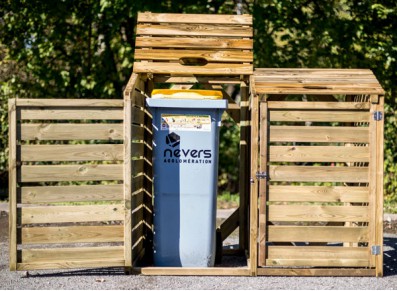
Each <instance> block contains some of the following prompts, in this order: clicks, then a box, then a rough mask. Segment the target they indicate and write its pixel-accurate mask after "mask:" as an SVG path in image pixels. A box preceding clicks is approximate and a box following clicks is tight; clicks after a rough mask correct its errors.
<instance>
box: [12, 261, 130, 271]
mask: <svg viewBox="0 0 397 291" xmlns="http://www.w3.org/2000/svg"><path fill="white" fill-rule="evenodd" d="M124 265H125V262H124V260H123V259H109V260H102V259H89V260H87V261H66V260H62V261H59V262H41V263H19V264H18V266H17V271H29V270H49V269H53V270H57V269H81V268H106V267H124Z"/></svg>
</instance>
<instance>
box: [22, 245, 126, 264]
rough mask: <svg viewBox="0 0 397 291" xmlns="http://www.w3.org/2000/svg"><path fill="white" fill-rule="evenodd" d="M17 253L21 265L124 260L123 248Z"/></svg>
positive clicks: (25, 251)
mask: <svg viewBox="0 0 397 291" xmlns="http://www.w3.org/2000/svg"><path fill="white" fill-rule="evenodd" d="M19 253H20V254H21V262H22V263H50V262H51V263H54V262H58V263H61V262H63V261H76V262H78V261H88V260H92V261H96V260H98V259H101V260H103V261H107V260H123V259H124V247H122V246H107V247H76V248H46V249H23V250H21V251H19Z"/></svg>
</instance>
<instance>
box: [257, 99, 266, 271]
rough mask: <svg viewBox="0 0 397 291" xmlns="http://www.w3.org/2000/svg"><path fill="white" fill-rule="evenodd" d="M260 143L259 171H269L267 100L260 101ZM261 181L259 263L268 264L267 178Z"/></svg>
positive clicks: (259, 181) (261, 264)
mask: <svg viewBox="0 0 397 291" xmlns="http://www.w3.org/2000/svg"><path fill="white" fill-rule="evenodd" d="M259 122H260V126H261V127H260V138H259V139H260V145H259V171H260V172H265V173H268V171H267V168H268V166H267V162H268V160H267V157H268V142H267V141H268V106H267V101H261V102H260V119H259ZM258 183H259V242H258V243H259V253H258V264H259V265H260V266H265V265H266V237H267V235H266V231H267V229H266V225H267V207H266V204H267V203H266V202H267V187H268V186H267V178H265V179H260V180H258Z"/></svg>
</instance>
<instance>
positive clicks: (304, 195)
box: [250, 69, 384, 277]
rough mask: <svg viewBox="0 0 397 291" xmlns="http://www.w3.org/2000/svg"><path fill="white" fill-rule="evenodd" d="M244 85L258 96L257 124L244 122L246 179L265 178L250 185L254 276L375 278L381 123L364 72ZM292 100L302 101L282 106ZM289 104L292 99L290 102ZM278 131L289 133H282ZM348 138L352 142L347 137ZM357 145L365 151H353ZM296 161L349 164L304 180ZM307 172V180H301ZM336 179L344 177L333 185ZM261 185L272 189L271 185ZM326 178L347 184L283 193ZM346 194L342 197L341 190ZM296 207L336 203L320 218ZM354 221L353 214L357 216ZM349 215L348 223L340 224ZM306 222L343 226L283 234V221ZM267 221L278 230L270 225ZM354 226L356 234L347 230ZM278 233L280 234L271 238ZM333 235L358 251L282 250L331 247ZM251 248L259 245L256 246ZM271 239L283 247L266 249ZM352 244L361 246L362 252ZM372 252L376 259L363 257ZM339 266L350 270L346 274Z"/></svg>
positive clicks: (377, 92) (280, 74)
mask: <svg viewBox="0 0 397 291" xmlns="http://www.w3.org/2000/svg"><path fill="white" fill-rule="evenodd" d="M251 86H252V87H253V88H252V90H251V91H252V93H251V94H255V95H253V96H252V97H254V96H259V98H258V97H257V101H256V102H254V104H253V105H252V107H253V110H259V112H258V115H259V116H260V119H259V120H258V118H256V117H254V116H252V130H253V133H252V148H251V152H252V159H253V162H252V168H251V175H253V176H254V175H255V174H256V173H258V172H259V173H266V174H267V179H259V180H258V179H257V180H254V183H253V184H252V186H251V201H252V204H251V211H252V213H251V224H252V225H253V226H252V232H251V238H250V239H251V243H252V246H251V248H252V249H254V252H255V251H256V250H258V257H257V264H258V268H257V270H256V273H257V275H266V276H274V275H281V276H378V277H379V276H382V274H383V266H382V265H383V263H382V262H383V257H382V244H383V241H382V232H383V226H382V220H383V212H382V209H383V184H382V183H383V182H382V177H383V170H382V165H383V120H382V118H381V116H382V114H383V102H384V101H383V100H384V98H383V94H384V91H383V89H382V88H381V86H380V85H379V83H378V82H377V80H376V78H375V77H374V75H373V74H372V72H371V71H369V70H331V69H257V70H256V71H255V73H254V76H253V77H252V81H251ZM298 95H299V96H303V98H304V99H305V100H304V101H306V102H302V101H285V99H286V97H287V96H298ZM335 95H345V96H347V97H346V101H347V102H346V101H344V100H343V101H342V102H338V101H339V100H340V98H342V97H341V96H337V97H336V96H335ZM291 98H292V97H291ZM294 98H295V99H294V100H296V97H294ZM309 98H310V99H309ZM337 98H339V100H338V99H337ZM307 99H309V100H307ZM253 100H255V99H253ZM308 101H309V102H308ZM328 110H330V111H329V112H328ZM304 122H306V126H305V124H304ZM315 122H320V123H322V125H323V126H321V127H318V128H316V127H315V126H310V125H312V123H315ZM324 122H333V126H335V124H337V123H340V124H342V125H344V126H345V128H343V127H339V128H338V127H333V128H332V130H331V128H330V130H328V129H327V128H326V127H324V124H325V123H324ZM256 124H257V125H256ZM274 124H275V125H274ZM282 124H286V125H288V126H284V127H283V126H281V125H282ZM291 124H292V125H293V126H291ZM302 124H303V126H302ZM297 125H300V126H297ZM346 126H347V127H346ZM355 126H356V128H355ZM289 128H291V129H292V130H289ZM280 130H282V131H280ZM345 130H348V131H349V132H350V136H348V135H345V136H344V134H343V132H344V131H345ZM334 132H335V133H336V134H334ZM352 132H357V134H351V133H352ZM361 132H362V133H364V135H362V137H360V134H361ZM322 135H325V136H326V137H322ZM258 136H260V141H261V144H260V146H258V145H256V144H255V143H257V141H256V140H257V138H258ZM353 137H354V138H353ZM293 141H296V142H298V145H296V144H294V145H293V146H292V147H291V146H290V147H288V146H285V145H286V144H288V143H290V142H293ZM275 142H283V144H280V145H277V144H276V145H272V143H273V144H274V143H275ZM299 142H304V143H305V142H306V143H307V142H314V144H315V145H316V147H309V146H307V144H306V146H300V145H299ZM324 142H328V143H330V144H329V145H331V146H330V147H327V148H326V147H324V146H320V145H321V144H323V145H324ZM319 143H320V144H319ZM333 143H334V144H333ZM335 143H336V144H335ZM341 143H342V144H343V143H344V144H346V145H347V147H340V146H335V145H338V144H339V145H340V144H341ZM362 143H366V144H367V145H368V146H367V147H356V148H351V146H354V145H361V144H362ZM269 145H270V146H269ZM329 145H328V146H329ZM349 146H350V147H349ZM258 154H259V156H260V159H259V160H260V163H257V162H256V161H257V160H258V158H256V156H255V155H258ZM275 161H278V162H279V166H275V164H274V162H275ZM296 162H303V163H306V164H307V163H308V162H315V163H319V162H325V163H330V162H335V163H339V164H341V163H342V162H347V163H345V167H334V168H332V167H331V168H328V167H316V168H313V169H314V171H311V170H310V168H309V167H308V166H302V165H300V166H291V165H290V164H291V163H296ZM341 165H342V164H341ZM308 170H310V171H308ZM305 171H308V172H307V174H306V172H305ZM340 171H342V172H340ZM353 171H354V174H353ZM338 172H340V173H344V174H341V175H340V176H339V174H338ZM349 172H350V173H351V174H349ZM361 172H362V174H360V173H361ZM359 176H361V177H359ZM263 177H265V176H263ZM269 179H270V181H271V182H272V183H269ZM324 179H325V180H326V181H330V182H332V183H335V182H339V181H341V182H345V184H344V185H345V186H344V187H343V186H337V187H335V186H333V187H326V188H324V187H320V186H310V187H309V186H305V187H302V186H300V187H299V186H294V187H293V188H291V186H289V187H290V189H294V191H293V193H292V192H290V191H291V190H290V189H287V186H282V185H283V183H288V181H313V182H320V181H325V180H324ZM276 181H280V182H279V183H281V185H280V186H277V184H274V182H276ZM368 183H369V184H368ZM346 186H348V188H349V189H350V190H349V191H346V189H347V188H346ZM260 189H261V190H260ZM324 191H325V192H324ZM258 198H259V201H258V203H257V204H256V203H255V202H256V201H257V199H258ZM277 201H283V202H277ZM287 201H291V203H292V204H291V205H288V202H287ZM299 201H319V202H320V203H323V204H324V203H328V202H332V203H335V202H336V201H338V203H339V204H336V205H335V206H321V211H318V210H319V209H320V208H318V207H317V206H315V205H314V206H311V205H309V206H308V205H302V206H299V204H297V203H299ZM275 202H276V204H274V203H275ZM358 202H359V203H364V204H358ZM277 203H279V205H277ZM331 205H332V204H331ZM337 205H340V206H337ZM361 205H362V206H361ZM366 205H368V206H366ZM257 207H259V210H257ZM316 209H317V210H316ZM323 211H325V212H327V215H326V216H323V214H322V212H323ZM336 211H337V212H339V214H337V212H336ZM354 213H356V214H357V215H356V216H355V214H354ZM308 214H309V215H308ZM350 215H352V217H347V216H350ZM354 216H355V217H354ZM313 217H316V218H315V220H316V221H318V220H320V221H324V223H327V224H328V223H330V224H333V223H339V222H337V221H341V222H342V221H343V222H344V224H345V225H344V226H325V227H323V229H321V228H320V226H317V227H311V228H310V227H306V228H307V229H308V232H307V233H305V232H303V230H304V228H302V227H301V228H299V231H298V229H296V235H295V234H294V232H295V228H297V227H296V226H293V225H291V224H290V223H291V222H293V221H312V220H313ZM280 220H281V221H284V223H285V224H289V225H288V226H286V225H284V226H278V225H277V221H280ZM274 221H275V222H276V225H272V223H273V222H274ZM288 221H289V222H288ZM349 221H351V222H349ZM353 221H354V222H355V224H358V225H362V226H361V227H353V226H354V225H352V223H353ZM360 221H362V222H360ZM302 223H307V222H302ZM366 225H368V226H366ZM278 228H282V232H280V233H278V232H275V231H276V230H277V229H278ZM309 228H310V230H309ZM327 229H328V230H331V229H332V235H331V236H327V233H326V231H327ZM258 230H259V231H258ZM349 232H351V234H353V233H354V232H357V234H358V233H359V232H360V233H361V234H358V236H359V237H360V239H359V240H358V241H357V240H356V238H354V236H355V235H353V236H351V238H349V237H348V236H346V235H348V233H349ZM298 233H299V235H298ZM338 233H340V235H342V236H343V237H345V240H346V241H352V242H354V241H356V243H344V245H343V246H342V247H338V248H336V247H332V248H331V247H329V246H325V245H323V244H320V245H319V246H310V247H308V246H292V245H290V246H288V245H286V244H285V243H287V242H295V244H296V242H299V241H301V242H302V243H303V242H305V241H307V240H309V241H310V238H311V240H313V241H314V242H323V241H325V242H327V241H330V240H334V237H335V236H338V235H339V234H338ZM257 240H259V244H257V243H256V241H257ZM274 240H275V241H276V242H278V241H279V242H280V244H281V245H280V246H278V244H276V246H271V245H269V243H268V242H269V241H270V242H272V241H274ZM337 240H339V238H338V239H337ZM341 240H342V241H344V239H341ZM360 241H366V242H368V245H367V247H365V244H362V243H360ZM265 244H266V245H265ZM317 244H318V243H317ZM298 245H299V243H298ZM359 246H363V247H359ZM373 246H374V248H373ZM292 251H294V252H295V254H294V253H292ZM311 252H313V253H311ZM371 252H372V253H373V252H375V253H374V254H373V255H371ZM378 252H379V253H378ZM251 253H252V251H251ZM339 258H340V259H341V260H340V259H339ZM319 259H321V260H319ZM347 266H349V267H351V268H346V267H347ZM280 267H282V268H280ZM297 267H299V268H297ZM302 267H303V268H302ZM335 267H336V268H335Z"/></svg>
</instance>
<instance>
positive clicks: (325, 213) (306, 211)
mask: <svg viewBox="0 0 397 291" xmlns="http://www.w3.org/2000/svg"><path fill="white" fill-rule="evenodd" d="M368 210H369V209H368V206H323V205H269V206H268V211H269V218H268V219H269V221H291V222H292V221H314V222H315V221H324V222H348V221H349V222H368V221H369V217H368ZM265 222H266V221H265ZM260 223H261V221H260Z"/></svg>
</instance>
